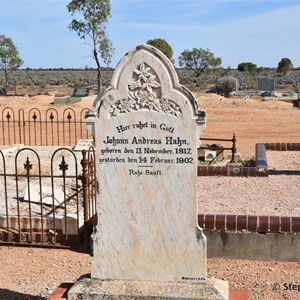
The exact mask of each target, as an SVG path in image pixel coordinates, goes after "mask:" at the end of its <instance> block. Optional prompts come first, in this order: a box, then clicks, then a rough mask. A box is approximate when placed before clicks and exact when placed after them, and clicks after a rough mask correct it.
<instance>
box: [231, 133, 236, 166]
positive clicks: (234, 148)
mask: <svg viewBox="0 0 300 300" xmlns="http://www.w3.org/2000/svg"><path fill="white" fill-rule="evenodd" d="M231 151H232V156H231V162H232V163H234V162H235V153H236V137H235V133H233V137H232V150H231Z"/></svg>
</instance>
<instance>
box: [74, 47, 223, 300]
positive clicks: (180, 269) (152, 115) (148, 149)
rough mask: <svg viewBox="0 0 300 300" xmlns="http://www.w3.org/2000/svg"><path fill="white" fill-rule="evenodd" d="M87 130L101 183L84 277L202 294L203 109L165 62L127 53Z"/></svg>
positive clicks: (157, 55)
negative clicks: (199, 185)
mask: <svg viewBox="0 0 300 300" xmlns="http://www.w3.org/2000/svg"><path fill="white" fill-rule="evenodd" d="M88 123H89V124H90V128H92V129H93V132H94V133H93V135H94V137H95V145H96V178H97V181H98V184H97V185H98V186H99V189H98V191H97V211H98V216H97V217H98V224H97V226H96V230H95V231H94V234H93V257H92V263H91V276H92V280H101V282H103V281H106V280H125V281H128V282H129V281H138V282H141V281H146V282H150V281H155V282H158V283H160V282H161V283H163V282H174V283H177V282H178V283H180V282H181V283H182V282H184V283H186V284H196V287H195V288H196V289H197V288H199V289H200V290H201V289H205V284H208V281H207V280H208V279H207V262H206V261H207V254H206V251H207V250H206V249H207V248H206V238H205V236H204V235H203V232H202V229H201V228H200V227H199V226H198V222H197V211H198V210H197V207H196V203H197V202H196V199H197V194H196V191H197V189H196V181H197V147H198V146H199V138H200V135H201V132H202V130H204V128H205V112H204V111H200V110H199V108H198V101H197V100H196V99H195V98H194V97H193V95H192V94H191V93H190V92H189V90H188V89H186V88H185V87H183V86H181V85H180V84H179V81H178V77H177V74H176V71H175V69H174V67H173V65H172V64H171V63H170V61H169V60H168V59H167V58H166V57H165V56H164V55H163V54H162V53H161V52H160V51H158V50H157V49H155V48H153V47H151V46H149V45H141V46H138V47H136V48H135V49H133V50H132V51H130V52H129V53H127V54H126V55H125V56H124V57H123V59H122V60H121V61H120V63H119V64H118V66H117V68H116V70H115V73H114V75H113V77H112V81H111V85H110V87H109V88H108V89H107V91H106V92H105V94H104V95H103V97H102V98H101V99H100V100H99V101H98V102H97V103H96V104H95V107H94V109H93V112H92V113H90V114H89V120H88ZM186 199H188V200H186ZM198 283H199V284H200V285H198ZM226 284H227V283H226ZM226 284H225V286H227V285H226ZM175 285H176V284H175ZM179 286H180V285H179ZM179 288H180V287H179ZM209 289H210V288H209ZM212 291H214V292H213V294H214V295H215V297H214V298H208V299H226V298H228V297H227V296H228V286H227V288H226V287H225V288H224V292H223V293H221V292H219V289H218V288H217V287H216V288H215V289H214V288H213V287H212ZM200 293H201V292H200ZM172 294H174V290H173V291H172ZM224 295H225V296H224ZM226 295H227V296H226ZM169 296H170V297H172V295H169ZM74 299H75V298H74Z"/></svg>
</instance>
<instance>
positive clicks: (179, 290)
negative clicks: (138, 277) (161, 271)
mask: <svg viewBox="0 0 300 300" xmlns="http://www.w3.org/2000/svg"><path fill="white" fill-rule="evenodd" d="M228 298H229V289H228V282H227V281H223V280H220V279H215V278H209V279H208V280H207V281H206V282H205V283H191V282H169V281H168V282H161V281H129V280H102V279H96V278H84V279H82V280H80V281H78V282H77V283H75V284H74V285H73V287H72V288H71V289H70V290H69V292H68V300H82V299H85V300H102V299H109V300H143V299H152V300H153V299H161V300H177V299H178V300H179V299H197V300H221V299H222V300H225V299H228Z"/></svg>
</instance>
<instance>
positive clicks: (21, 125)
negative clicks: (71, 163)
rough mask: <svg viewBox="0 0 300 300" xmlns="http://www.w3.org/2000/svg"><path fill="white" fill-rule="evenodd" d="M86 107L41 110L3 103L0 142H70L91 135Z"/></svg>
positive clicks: (89, 137) (29, 143) (59, 144)
mask: <svg viewBox="0 0 300 300" xmlns="http://www.w3.org/2000/svg"><path fill="white" fill-rule="evenodd" d="M88 110H89V109H88V108H84V109H82V110H81V111H80V112H76V111H75V110H74V109H72V108H66V109H64V110H57V109H55V108H49V109H47V110H46V111H44V112H42V111H41V110H40V109H38V108H31V109H30V110H29V111H25V110H24V109H22V108H20V109H18V110H14V109H12V108H11V107H5V108H3V109H2V111H1V114H0V116H1V120H0V126H1V136H0V145H12V144H24V145H26V146H73V145H75V144H76V143H77V141H78V140H79V139H91V138H92V137H91V135H90V133H89V132H88V130H87V128H86V123H85V114H86V112H87V111H88Z"/></svg>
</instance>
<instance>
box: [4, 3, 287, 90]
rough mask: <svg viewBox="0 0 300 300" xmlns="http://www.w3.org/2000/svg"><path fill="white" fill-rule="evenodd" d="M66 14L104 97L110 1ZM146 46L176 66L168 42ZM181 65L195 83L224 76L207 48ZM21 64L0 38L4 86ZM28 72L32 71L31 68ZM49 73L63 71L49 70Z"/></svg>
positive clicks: (281, 69)
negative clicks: (88, 48)
mask: <svg viewBox="0 0 300 300" xmlns="http://www.w3.org/2000/svg"><path fill="white" fill-rule="evenodd" d="M67 10H68V12H70V13H71V15H72V16H74V15H76V18H74V19H73V20H72V21H71V23H70V24H69V29H70V30H72V31H74V32H76V33H77V35H78V36H79V38H80V39H83V40H87V41H89V42H91V52H92V57H93V59H94V60H95V63H96V68H95V69H93V68H90V67H88V66H85V67H84V70H96V71H97V86H98V91H99V92H100V93H102V91H103V88H102V77H103V76H102V73H101V72H102V71H103V70H112V69H111V68H109V67H106V68H104V67H103V66H101V64H100V58H101V59H102V60H103V62H104V63H105V64H107V65H109V64H110V62H111V58H112V55H113V53H114V48H113V47H112V43H111V41H110V39H109V38H108V36H107V33H106V26H107V24H108V20H109V18H110V17H111V5H110V0H72V1H70V3H69V4H68V5H67ZM146 43H147V44H149V45H151V46H153V47H155V48H157V49H159V50H160V51H161V52H163V53H164V54H165V55H166V56H167V57H168V58H169V60H170V61H171V62H173V63H175V61H174V58H173V49H172V47H171V45H170V44H169V43H168V42H167V41H166V40H164V39H161V38H156V39H151V40H148V41H147V42H146ZM178 63H179V66H180V67H181V68H182V69H185V70H190V71H192V72H193V74H194V76H195V79H194V81H195V82H197V81H199V80H198V79H199V78H200V77H201V78H202V77H203V76H202V75H206V76H207V74H208V73H209V71H213V72H215V74H218V73H219V74H220V73H222V72H219V70H221V69H222V68H221V64H222V59H221V58H220V57H216V56H215V54H214V53H213V52H212V51H211V50H209V49H207V48H206V49H205V48H192V49H191V50H190V49H185V50H184V51H183V52H181V54H180V55H179V57H178ZM22 64H23V60H22V59H21V58H20V56H19V52H18V49H17V47H16V46H15V45H14V43H13V41H12V39H11V38H9V37H6V36H5V35H0V69H2V70H3V71H4V74H5V85H8V84H9V76H10V74H11V72H12V71H14V70H16V69H18V68H20V67H21V66H22ZM27 69H28V70H30V68H27ZM292 69H293V64H292V62H291V60H290V59H289V58H287V57H285V58H282V59H281V60H280V61H279V63H278V66H277V72H278V73H279V74H281V75H282V76H286V75H287V74H288V73H289V72H290V71H291V70H292ZM48 70H64V69H63V68H53V69H51V68H49V69H48ZM69 70H75V69H69ZM223 70H224V69H223ZM237 70H238V71H240V72H242V73H251V74H253V73H260V72H263V70H264V68H263V67H257V65H256V64H254V63H252V62H242V63H240V64H239V65H238V66H237ZM223 73H224V72H223ZM228 73H230V68H228V69H227V70H226V72H225V74H223V77H224V76H225V75H228ZM220 76H221V75H220ZM220 76H219V77H220ZM216 80H217V79H216ZM222 85H223V86H226V93H227V90H229V89H230V87H231V86H233V80H232V78H231V79H228V80H225V81H223V83H222Z"/></svg>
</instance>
